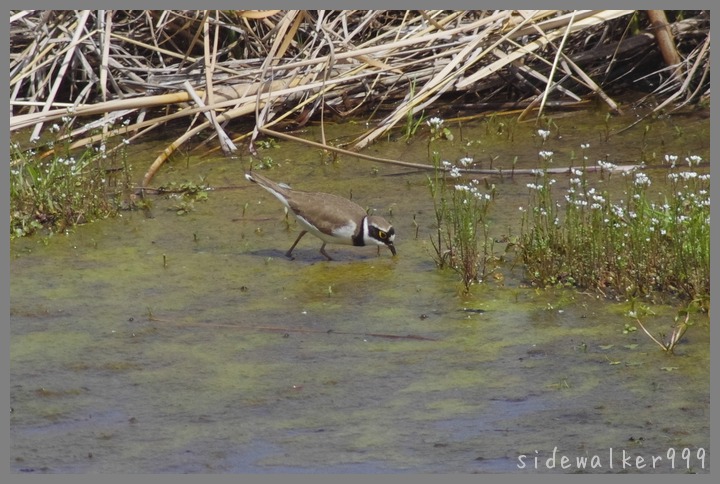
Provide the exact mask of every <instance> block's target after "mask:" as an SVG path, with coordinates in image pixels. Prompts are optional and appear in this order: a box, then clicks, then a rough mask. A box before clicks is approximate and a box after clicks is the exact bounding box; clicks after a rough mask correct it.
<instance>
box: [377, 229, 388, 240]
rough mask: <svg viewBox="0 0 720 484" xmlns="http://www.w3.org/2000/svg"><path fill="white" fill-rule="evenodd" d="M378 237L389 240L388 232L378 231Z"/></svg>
mask: <svg viewBox="0 0 720 484" xmlns="http://www.w3.org/2000/svg"><path fill="white" fill-rule="evenodd" d="M378 237H380V238H381V239H387V232H384V231H382V230H378Z"/></svg>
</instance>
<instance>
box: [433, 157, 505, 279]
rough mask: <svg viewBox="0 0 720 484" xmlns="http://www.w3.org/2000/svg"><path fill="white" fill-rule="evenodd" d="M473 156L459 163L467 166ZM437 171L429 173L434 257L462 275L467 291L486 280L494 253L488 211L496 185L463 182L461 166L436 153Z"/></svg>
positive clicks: (436, 260)
mask: <svg viewBox="0 0 720 484" xmlns="http://www.w3.org/2000/svg"><path fill="white" fill-rule="evenodd" d="M472 162H473V160H472V159H471V158H463V159H461V160H460V162H459V164H460V165H461V166H468V165H470V164H471V163H472ZM433 163H434V166H435V170H434V171H433V175H432V176H428V186H429V187H430V196H431V197H432V200H433V208H434V213H435V233H434V234H433V236H432V237H431V243H432V246H433V250H434V256H433V258H434V260H435V263H436V265H437V266H438V267H439V268H441V269H442V268H446V267H449V268H450V269H452V270H454V271H455V272H457V273H458V274H459V275H460V278H461V280H462V283H463V287H464V290H465V292H469V291H470V287H471V286H472V284H474V283H478V282H482V281H483V280H485V279H486V277H487V275H488V273H489V272H490V271H489V264H488V263H489V261H490V260H491V259H492V254H493V240H492V238H491V237H490V236H489V234H488V228H489V225H488V218H489V217H488V214H489V211H490V206H491V204H492V202H493V200H494V199H495V186H494V185H492V186H490V187H489V189H488V190H483V189H481V188H480V182H479V181H478V180H476V179H472V180H469V181H462V180H461V179H460V177H461V173H460V168H459V167H458V166H456V165H453V164H451V163H450V162H448V161H442V162H441V161H440V157H439V155H438V154H437V153H434V156H433Z"/></svg>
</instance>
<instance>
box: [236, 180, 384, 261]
mask: <svg viewBox="0 0 720 484" xmlns="http://www.w3.org/2000/svg"><path fill="white" fill-rule="evenodd" d="M245 178H247V179H248V180H249V181H251V182H253V183H257V184H258V185H260V186H261V187H263V188H264V189H265V190H267V191H268V192H270V193H272V194H273V195H275V197H276V198H277V199H278V200H280V202H282V204H283V205H285V207H287V209H288V211H289V212H290V213H291V214H292V215H293V216H294V217H295V219H296V220H297V221H298V223H299V224H300V226H301V227H302V229H303V230H302V231H301V232H300V235H298V237H297V239H295V242H294V243H293V245H292V246H291V247H290V249H289V250H288V251H287V252H286V253H285V256H286V257H287V258H288V259H293V257H292V251H293V249H295V246H296V245H297V244H298V242H300V239H302V238H303V236H304V235H305V234H306V233H308V232H310V233H311V234H313V235H314V236H315V237H317V238H319V239H320V240H322V241H323V244H322V246H321V247H320V253H321V254H322V255H323V256H325V257H326V258H327V260H333V258H332V257H330V256H329V255H328V253H327V252H326V251H325V245H326V244H345V245H354V246H365V245H378V246H380V247H382V246H386V247H387V248H388V249H390V252H392V255H393V256H395V255H397V251H396V249H395V228H393V226H392V225H391V224H390V223H389V222H388V221H387V220H385V219H384V218H383V217H380V216H377V215H368V214H367V212H366V211H365V210H364V209H363V208H362V207H361V206H360V205H358V204H357V203H355V202H352V201H350V200H348V199H347V198H343V197H340V196H337V195H333V194H330V193H322V192H306V191H301V190H293V189H292V188H290V187H289V186H288V185H286V184H284V183H276V182H274V181H272V180H270V179H268V178H266V177H265V176H263V175H260V174H259V173H257V172H254V171H251V172H248V173H245ZM378 250H379V249H378Z"/></svg>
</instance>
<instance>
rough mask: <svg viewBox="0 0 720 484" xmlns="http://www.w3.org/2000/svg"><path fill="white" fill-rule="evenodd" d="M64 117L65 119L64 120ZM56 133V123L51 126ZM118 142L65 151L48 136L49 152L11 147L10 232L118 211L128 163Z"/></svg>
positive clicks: (53, 228)
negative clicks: (109, 146)
mask: <svg viewBox="0 0 720 484" xmlns="http://www.w3.org/2000/svg"><path fill="white" fill-rule="evenodd" d="M66 121H68V122H69V119H68V120H66ZM51 132H52V133H53V134H54V135H56V136H57V135H58V134H59V133H60V132H61V128H60V127H58V126H53V127H52V128H51ZM124 146H125V144H124V143H123V142H122V141H121V142H120V144H119V145H118V149H116V150H108V149H107V146H106V144H105V142H102V143H100V144H99V145H98V146H95V147H92V146H89V147H87V148H86V149H84V150H81V151H77V152H70V150H69V149H68V144H67V143H57V142H54V141H51V142H50V143H48V144H46V145H45V146H43V148H47V147H49V148H52V149H53V154H52V155H50V156H47V157H41V156H38V154H37V151H38V149H37V148H36V149H32V148H31V149H26V148H22V147H21V146H20V145H19V144H18V143H12V144H11V146H10V236H11V238H14V237H22V236H26V235H30V234H32V233H34V232H36V231H38V230H41V229H46V230H48V231H49V232H51V233H52V232H60V231H63V230H65V229H67V228H69V227H71V226H73V225H76V224H79V223H86V222H89V221H92V220H96V219H100V218H104V217H108V216H110V215H113V214H114V213H116V211H117V210H118V208H119V206H120V203H118V201H119V197H120V196H121V195H123V194H124V195H127V190H124V189H123V187H125V188H127V187H128V186H129V184H130V175H129V167H128V164H127V159H126V156H125V149H124Z"/></svg>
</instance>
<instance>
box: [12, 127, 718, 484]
mask: <svg viewBox="0 0 720 484" xmlns="http://www.w3.org/2000/svg"><path fill="white" fill-rule="evenodd" d="M580 124H581V123H575V122H573V123H572V125H571V126H567V127H565V126H564V127H563V134H564V136H565V137H566V138H567V139H568V143H570V142H571V140H573V139H576V138H577V137H578V136H581V135H582V136H585V135H586V134H587V133H588V132H590V133H592V132H593V130H594V129H597V128H593V127H592V126H586V127H585V128H584V129H585V131H583V132H582V133H580V134H578V133H575V132H574V131H579V130H580V129H581V128H580V127H578V125H580ZM514 129H515V130H516V131H515V135H514V137H513V138H514V140H515V141H513V142H511V143H508V141H507V139H508V138H507V137H505V138H504V141H503V140H502V139H499V137H498V138H497V139H494V138H495V137H493V136H488V137H486V138H485V137H483V136H480V135H478V134H472V132H471V129H470V127H467V126H466V127H465V131H464V133H465V136H468V137H470V136H475V137H476V138H477V139H478V140H480V141H479V142H478V143H475V144H474V145H473V146H474V148H472V149H473V150H476V151H474V152H473V154H474V155H475V156H478V157H479V156H483V154H487V155H490V154H493V153H496V154H498V155H499V156H501V158H500V159H499V160H497V161H496V162H495V163H501V162H508V160H509V159H512V158H509V156H510V155H512V156H513V157H514V156H515V155H514V154H513V153H516V154H522V153H534V152H535V151H536V150H537V147H536V146H532V144H533V143H529V145H528V146H525V145H522V146H521V142H520V141H519V140H520V139H521V138H522V136H521V132H522V131H523V130H525V129H526V128H524V127H517V128H514ZM483 130H484V127H483V126H480V128H479V132H483ZM485 131H487V130H485ZM653 134H656V132H653ZM658 136H660V135H658ZM529 139H532V138H529ZM676 141H677V142H678V143H680V145H681V146H682V147H684V149H688V150H690V149H691V147H689V145H690V143H692V139H688V138H684V139H676ZM503 143H505V144H503ZM402 144H403V146H402V150H404V151H405V155H404V156H410V157H411V158H413V157H417V158H420V157H422V156H424V155H423V150H426V147H425V146H423V145H422V143H419V145H418V146H413V145H405V144H404V143H402ZM283 145H284V143H283ZM397 145H398V143H390V144H389V146H388V147H387V148H388V151H389V152H392V150H398V149H399V147H398V146H397ZM445 148H447V152H444V153H443V156H446V157H448V158H449V157H452V156H454V155H453V151H452V150H456V151H457V154H458V155H459V154H461V153H462V154H466V153H467V147H466V148H462V149H461V148H459V147H458V146H454V145H453V146H451V145H447V146H445ZM626 148H627V149H629V150H631V152H632V150H635V151H637V146H636V145H633V144H632V143H629V142H628V143H627V146H626ZM593 149H595V148H593ZM597 149H601V148H597ZM602 149H604V150H607V149H611V147H610V146H604V147H602ZM612 149H613V150H615V145H612ZM678 149H679V148H678ZM408 150H411V151H408ZM413 153H414V154H413ZM273 156H277V157H278V160H277V161H278V163H277V164H275V165H274V166H275V167H274V168H273V169H272V170H269V171H268V176H270V177H271V178H273V179H276V180H278V181H285V182H288V183H290V184H292V185H293V186H295V187H296V188H300V189H308V190H323V191H329V192H333V193H338V194H343V195H345V196H350V194H351V193H352V197H353V200H355V201H356V202H358V203H360V204H361V205H362V206H365V207H368V208H371V209H373V210H375V211H376V212H377V213H380V214H381V215H383V216H386V217H388V218H389V219H390V220H391V221H392V223H393V224H394V225H395V227H396V230H397V233H398V236H397V239H396V242H397V248H398V256H397V257H391V255H390V253H389V251H387V250H386V249H385V250H381V251H380V252H379V253H378V251H377V249H376V248H371V247H364V248H363V247H351V246H339V245H338V246H334V245H333V246H328V247H327V250H328V252H329V253H330V254H331V255H332V256H333V257H334V258H336V260H335V261H331V262H328V261H326V260H325V259H324V257H323V256H322V255H321V254H319V252H318V250H319V247H320V241H319V240H317V239H315V238H313V237H312V236H310V235H308V236H307V237H305V238H304V239H303V240H302V241H301V243H300V244H299V245H298V247H297V248H296V250H295V252H294V254H293V255H294V256H295V260H287V259H286V258H285V257H284V255H283V254H284V253H285V251H286V250H287V249H288V248H289V247H290V245H291V244H292V243H293V241H294V240H295V238H296V237H297V234H298V232H299V230H300V229H299V227H298V226H297V225H296V223H295V222H293V221H292V219H289V220H286V219H285V216H284V212H283V208H282V206H281V205H280V204H279V203H278V202H277V201H276V200H274V199H273V198H272V197H271V196H269V195H268V194H266V193H265V192H263V191H262V190H256V188H257V187H254V186H252V185H249V184H248V186H247V187H246V188H241V189H237V190H222V191H217V192H214V193H210V196H209V197H208V200H207V201H206V202H202V203H197V204H195V206H194V209H193V211H191V212H189V213H187V214H185V215H182V216H178V215H176V214H175V212H174V211H171V210H169V208H171V207H172V204H173V202H172V200H163V199H158V200H156V201H154V203H153V208H152V213H151V217H147V216H146V215H145V214H141V213H124V214H123V216H122V217H121V218H119V219H115V220H103V221H99V222H96V223H92V224H88V225H86V226H81V227H78V228H77V229H76V230H74V231H73V232H71V233H69V234H68V235H66V236H53V237H50V238H48V239H45V240H44V241H42V242H40V241H39V239H38V238H34V239H26V240H23V239H19V240H14V241H12V244H11V337H12V340H11V355H10V359H11V380H12V385H13V386H12V389H11V401H12V405H13V413H12V414H11V436H12V442H13V443H12V458H13V459H14V462H13V464H12V465H13V468H14V469H15V470H17V469H19V468H32V469H44V470H45V471H46V472H242V473H247V472H292V471H293V470H301V471H303V472H307V471H315V472H325V471H327V470H335V471H336V472H337V471H347V470H353V469H354V470H358V471H360V472H383V471H388V472H405V471H408V472H494V471H495V472H497V471H502V472H513V471H518V470H519V469H518V466H517V462H516V460H517V456H518V455H519V454H521V453H525V454H527V455H530V456H532V455H535V451H536V450H537V451H539V452H540V453H541V454H543V455H544V454H545V453H547V452H551V451H552V449H553V446H555V445H559V446H561V447H562V449H563V450H564V451H565V452H569V453H575V454H580V453H583V454H587V453H599V452H607V449H608V448H609V447H616V448H619V447H623V446H625V447H628V448H630V447H632V448H633V449H634V450H636V451H642V452H647V453H650V452H665V451H667V447H668V446H669V445H680V444H681V445H685V446H691V447H693V448H699V447H703V446H704V447H707V446H708V445H709V416H708V409H709V368H710V366H709V323H708V321H707V320H703V319H702V317H701V316H699V315H698V316H697V318H698V321H697V323H698V324H696V325H694V326H693V327H692V328H691V329H690V331H688V333H687V334H686V336H685V338H684V340H683V342H682V343H681V344H680V345H679V348H678V354H677V355H676V356H668V355H665V354H664V353H663V352H662V351H660V350H659V349H658V348H657V347H656V346H655V345H654V343H652V342H651V341H650V340H649V339H648V338H647V337H646V336H645V335H643V334H641V332H640V331H636V332H634V333H630V334H623V331H622V330H623V327H624V324H625V323H628V322H632V319H631V318H629V317H628V315H627V313H628V311H629V310H630V308H631V305H630V304H629V303H613V302H610V301H606V300H603V299H599V298H598V297H596V296H594V295H589V294H581V293H579V292H577V291H574V290H570V289H551V290H536V289H533V288H529V287H525V285H524V280H523V277H522V272H521V271H520V270H519V269H518V268H504V269H503V272H502V276H503V277H501V278H497V279H496V278H491V279H489V280H488V281H486V282H485V283H483V284H479V285H476V286H474V287H473V288H472V291H471V292H470V294H462V291H460V290H459V285H458V284H459V281H458V280H457V277H456V275H454V274H453V273H451V272H450V271H439V270H437V269H436V268H435V266H434V264H433V263H432V258H431V256H430V250H432V249H431V247H430V246H429V245H428V240H429V239H428V238H429V234H431V233H432V230H433V227H432V212H431V210H432V203H431V201H430V200H429V194H428V192H427V186H426V185H425V174H418V173H414V174H409V175H404V176H401V177H395V176H383V175H395V174H397V173H401V172H402V170H400V169H397V168H389V167H379V168H378V170H377V173H376V172H374V170H371V167H370V166H369V165H367V164H366V163H359V162H356V161H355V160H345V159H341V160H340V161H338V162H336V163H327V162H325V161H322V160H320V159H318V156H317V154H316V153H313V152H311V151H304V150H298V149H296V148H295V147H292V146H281V148H279V149H277V150H273ZM533 156H534V155H533ZM618 156H621V155H620V154H618ZM627 156H628V157H631V156H633V154H632V153H631V154H628V155H627ZM245 168H246V167H244V166H242V163H237V164H233V165H229V164H228V163H227V160H224V159H223V160H213V159H205V160H203V162H202V163H199V164H198V165H197V166H195V165H194V164H193V163H189V167H188V168H184V169H183V168H180V167H173V170H172V173H171V172H167V173H163V174H162V175H161V179H160V180H158V182H159V183H160V182H162V180H163V179H165V178H171V177H173V176H183V177H187V178H193V177H196V176H198V175H200V174H202V175H203V176H206V177H207V180H208V182H209V183H210V184H211V185H213V184H215V185H225V186H228V185H237V186H241V187H242V186H244V185H243V181H242V180H243V178H242V173H243V171H244V169H245ZM494 182H495V183H497V184H498V191H499V193H500V196H501V197H502V204H498V205H499V206H498V207H497V208H496V209H495V210H496V211H495V212H493V214H492V217H493V222H494V223H495V224H496V225H495V226H494V227H493V231H494V232H496V236H498V237H499V236H502V235H505V234H507V233H508V232H512V231H513V230H515V229H516V228H513V227H515V226H513V225H512V223H513V222H512V221H513V220H517V213H516V212H517V205H520V204H522V203H524V202H523V200H526V191H525V190H524V189H523V188H522V187H523V185H522V183H521V182H519V181H517V180H514V181H509V180H505V181H504V180H494ZM518 185H519V186H518ZM416 230H417V236H416ZM500 249H502V247H498V250H500ZM653 310H654V312H655V316H653V317H652V319H650V320H649V322H648V323H649V325H650V326H651V327H652V328H654V329H655V330H659V329H661V328H667V327H669V325H670V324H671V323H672V317H673V316H674V314H676V312H677V308H675V307H671V306H657V305H654V306H653ZM670 368H672V370H669V369H670ZM631 437H632V438H633V440H630V438H631ZM638 442H642V445H643V447H642V448H638V447H637V443H638ZM89 452H91V453H92V455H93V457H92V458H88V457H87V456H88V453H89ZM601 470H602V471H608V469H607V467H606V468H603V469H601Z"/></svg>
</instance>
